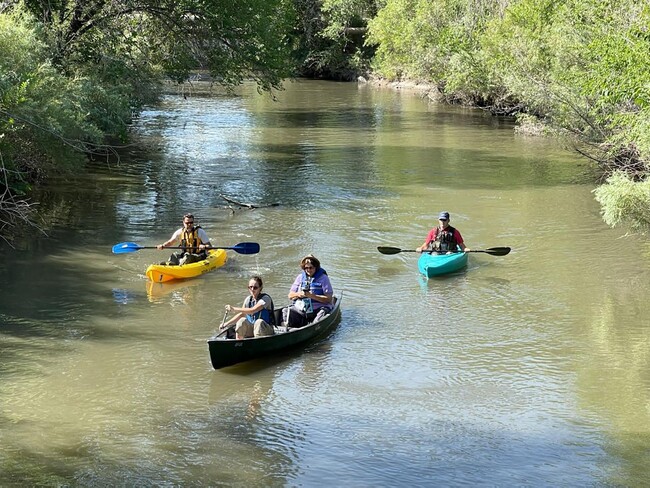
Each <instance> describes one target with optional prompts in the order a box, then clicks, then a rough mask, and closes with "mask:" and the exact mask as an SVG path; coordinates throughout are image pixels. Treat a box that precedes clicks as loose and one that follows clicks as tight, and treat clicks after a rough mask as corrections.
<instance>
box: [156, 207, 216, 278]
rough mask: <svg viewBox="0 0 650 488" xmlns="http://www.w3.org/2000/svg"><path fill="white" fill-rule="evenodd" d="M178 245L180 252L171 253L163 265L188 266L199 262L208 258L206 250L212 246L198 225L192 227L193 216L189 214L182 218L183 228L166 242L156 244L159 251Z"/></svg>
mask: <svg viewBox="0 0 650 488" xmlns="http://www.w3.org/2000/svg"><path fill="white" fill-rule="evenodd" d="M175 245H178V246H179V247H180V250H179V251H178V252H175V253H173V254H172V255H171V256H170V257H169V259H168V260H167V262H166V263H163V264H173V265H180V264H189V263H195V262H197V261H201V260H202V259H205V258H207V257H208V251H207V250H208V249H209V248H210V247H211V246H212V245H211V244H210V238H209V237H208V234H207V233H206V232H205V230H203V229H202V228H201V226H200V225H197V226H196V227H195V226H194V215H192V214H191V213H188V214H185V215H184V216H183V227H181V228H180V229H178V230H177V231H176V232H174V233H173V234H172V236H171V237H170V238H169V240H168V241H166V242H163V243H162V244H158V245H157V246H156V247H157V248H158V249H159V250H161V249H164V248H166V247H170V246H175Z"/></svg>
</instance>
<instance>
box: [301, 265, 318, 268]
mask: <svg viewBox="0 0 650 488" xmlns="http://www.w3.org/2000/svg"><path fill="white" fill-rule="evenodd" d="M304 269H316V266H310V265H306V266H305V268H304Z"/></svg>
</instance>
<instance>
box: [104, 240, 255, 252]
mask: <svg viewBox="0 0 650 488" xmlns="http://www.w3.org/2000/svg"><path fill="white" fill-rule="evenodd" d="M167 248H168V249H180V248H178V247H171V246H168V247H167ZM140 249H158V248H157V247H156V246H139V245H137V244H136V243H135V242H120V243H119V244H115V245H114V246H113V253H114V254H124V253H127V252H136V251H139V250H140ZM208 249H231V250H233V251H235V252H238V253H239V254H257V253H258V252H260V245H259V244H258V243H257V242H240V243H239V244H235V245H234V246H232V247H223V246H212V247H208V248H207V249H206V250H208Z"/></svg>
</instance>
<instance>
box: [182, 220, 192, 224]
mask: <svg viewBox="0 0 650 488" xmlns="http://www.w3.org/2000/svg"><path fill="white" fill-rule="evenodd" d="M184 223H185V224H193V223H194V221H193V220H188V221H187V222H184Z"/></svg>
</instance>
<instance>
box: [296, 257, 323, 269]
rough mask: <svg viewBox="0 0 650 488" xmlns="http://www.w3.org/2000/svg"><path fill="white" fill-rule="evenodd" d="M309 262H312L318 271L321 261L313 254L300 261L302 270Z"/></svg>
mask: <svg viewBox="0 0 650 488" xmlns="http://www.w3.org/2000/svg"><path fill="white" fill-rule="evenodd" d="M307 261H311V263H312V264H313V265H314V266H316V269H318V268H320V261H319V260H318V258H317V257H315V256H314V255H313V254H307V256H305V257H304V258H302V259H301V260H300V267H301V268H304V267H305V263H306V262H307Z"/></svg>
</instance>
